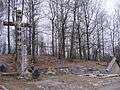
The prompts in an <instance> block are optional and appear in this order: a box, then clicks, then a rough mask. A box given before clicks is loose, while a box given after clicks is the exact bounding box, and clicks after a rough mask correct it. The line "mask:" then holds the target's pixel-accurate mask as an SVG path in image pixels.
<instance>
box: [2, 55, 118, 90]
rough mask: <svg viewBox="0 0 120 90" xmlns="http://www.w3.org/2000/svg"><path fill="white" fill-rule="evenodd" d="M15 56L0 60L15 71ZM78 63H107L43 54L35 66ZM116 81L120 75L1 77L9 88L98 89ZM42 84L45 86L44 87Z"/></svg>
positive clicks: (46, 89) (101, 66) (94, 64)
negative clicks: (64, 58)
mask: <svg viewBox="0 0 120 90" xmlns="http://www.w3.org/2000/svg"><path fill="white" fill-rule="evenodd" d="M13 58H14V57H13V56H11V55H0V62H1V61H2V62H6V63H7V64H8V66H9V67H11V68H10V69H9V71H14V70H15V69H14V68H15V63H14V59H13ZM76 65H80V66H82V65H84V66H95V67H96V68H98V69H99V68H104V66H105V65H107V63H106V62H101V63H99V64H98V62H95V61H85V60H74V62H70V61H68V60H62V62H61V61H60V60H57V59H56V58H54V57H48V56H41V57H37V63H36V64H35V66H38V67H40V68H48V67H58V66H76ZM49 83H52V85H50V86H49ZM56 83H58V84H59V85H57V84H56ZM116 83H120V77H114V78H113V77H112V78H105V79H100V78H96V77H88V76H79V75H72V74H68V75H53V76H49V75H48V76H47V75H44V76H40V78H39V80H37V81H35V80H31V81H26V80H24V79H21V80H18V79H17V77H0V85H3V86H5V87H6V88H7V89H9V90H98V89H99V88H102V87H106V86H111V85H114V84H116ZM42 84H43V86H45V87H44V88H43V86H42ZM58 86H59V87H58ZM66 87H67V88H66ZM73 87H74V88H73ZM82 88H83V89H82Z"/></svg>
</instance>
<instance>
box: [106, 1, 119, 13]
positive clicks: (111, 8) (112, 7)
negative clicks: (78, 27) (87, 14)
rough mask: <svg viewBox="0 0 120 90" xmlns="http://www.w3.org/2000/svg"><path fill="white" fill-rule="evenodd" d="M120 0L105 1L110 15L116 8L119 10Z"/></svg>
mask: <svg viewBox="0 0 120 90" xmlns="http://www.w3.org/2000/svg"><path fill="white" fill-rule="evenodd" d="M118 3H120V1H119V0H104V8H105V10H106V11H107V13H108V14H109V15H112V14H113V12H114V10H115V8H117V5H118Z"/></svg>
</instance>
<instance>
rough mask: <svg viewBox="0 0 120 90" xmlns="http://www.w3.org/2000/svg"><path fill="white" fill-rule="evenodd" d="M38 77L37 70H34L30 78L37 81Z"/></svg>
mask: <svg viewBox="0 0 120 90" xmlns="http://www.w3.org/2000/svg"><path fill="white" fill-rule="evenodd" d="M39 76H40V72H39V69H35V70H34V71H33V72H32V78H33V79H37V78H38V77H39Z"/></svg>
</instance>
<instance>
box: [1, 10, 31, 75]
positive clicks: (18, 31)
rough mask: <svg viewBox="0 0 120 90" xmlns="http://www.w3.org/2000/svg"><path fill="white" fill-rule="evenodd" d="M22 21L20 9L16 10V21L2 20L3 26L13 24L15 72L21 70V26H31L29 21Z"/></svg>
mask: <svg viewBox="0 0 120 90" xmlns="http://www.w3.org/2000/svg"><path fill="white" fill-rule="evenodd" d="M21 22H22V11H21V10H17V11H16V22H6V21H5V22H3V24H4V25H5V26H8V25H9V26H15V32H16V33H15V34H16V63H17V72H18V73H21V72H22V50H21V48H22V42H21V38H22V37H21V27H31V25H30V24H29V23H21Z"/></svg>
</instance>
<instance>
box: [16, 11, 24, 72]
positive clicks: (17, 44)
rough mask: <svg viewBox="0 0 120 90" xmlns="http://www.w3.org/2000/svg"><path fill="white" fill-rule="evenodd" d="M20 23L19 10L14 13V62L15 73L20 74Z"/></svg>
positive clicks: (20, 13)
mask: <svg viewBox="0 0 120 90" xmlns="http://www.w3.org/2000/svg"><path fill="white" fill-rule="evenodd" d="M21 21H22V12H21V10H17V11H16V25H15V28H16V29H15V31H16V62H17V72H19V73H21V71H22V70H21V69H22V67H21V63H22V53H21V52H22V50H21V46H22V42H21Z"/></svg>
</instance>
